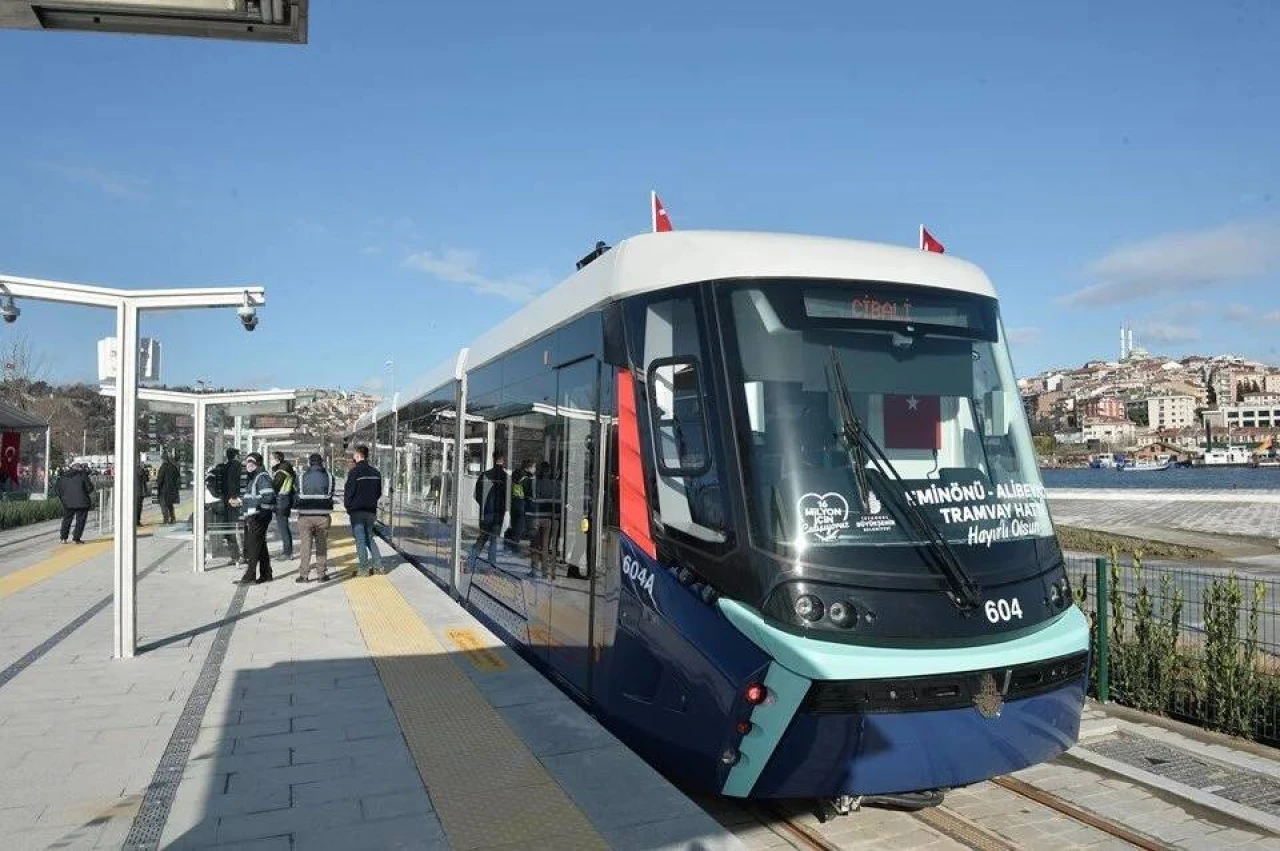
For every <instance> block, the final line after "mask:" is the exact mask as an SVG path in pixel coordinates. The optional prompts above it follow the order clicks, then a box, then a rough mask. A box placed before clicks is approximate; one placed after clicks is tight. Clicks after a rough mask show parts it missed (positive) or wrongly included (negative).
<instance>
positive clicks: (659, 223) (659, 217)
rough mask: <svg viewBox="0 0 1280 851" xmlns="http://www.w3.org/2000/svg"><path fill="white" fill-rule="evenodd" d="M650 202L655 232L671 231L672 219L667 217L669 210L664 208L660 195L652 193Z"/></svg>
mask: <svg viewBox="0 0 1280 851" xmlns="http://www.w3.org/2000/svg"><path fill="white" fill-rule="evenodd" d="M649 201H650V202H651V203H650V206H651V207H652V210H653V232H654V233H661V232H662V231H669V230H671V217H670V216H668V215H667V208H666V207H664V206H662V200H661V199H660V198H659V197H658V193H657V192H650V193H649Z"/></svg>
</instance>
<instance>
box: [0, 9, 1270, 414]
mask: <svg viewBox="0 0 1280 851" xmlns="http://www.w3.org/2000/svg"><path fill="white" fill-rule="evenodd" d="M783 7H795V8H783ZM355 9H359V10H360V11H359V12H358V13H356V12H354V11H353V10H355ZM1277 43H1280V6H1277V5H1276V4H1275V2H1274V0H1248V2H1241V0H1224V1H1223V2H1217V3H1204V2H1200V0H1159V2H1157V1H1156V0H1134V2H1128V3H1122V4H1117V3H1110V2H1078V3H1059V4H1040V3H1034V4H1033V3H1025V2H1014V0H991V2H985V3H964V4H961V3H954V2H929V1H928V0H919V2H915V3H910V4H899V3H877V4H870V3H849V2H847V0H842V1H841V2H820V1H819V0H813V1H812V2H806V3H797V4H779V3H776V2H772V3H763V2H756V0H735V1H734V2H732V3H730V2H723V3H712V2H701V3H699V2H691V0H683V2H666V0H651V2H647V3H645V4H641V5H637V4H626V5H624V4H599V3H585V2H577V0H561V2H556V3H540V4H532V3H517V2H492V3H459V4H449V3H423V2H419V0H379V2H377V3H369V4H352V3H336V2H328V0H316V2H313V3H312V9H311V21H310V41H309V44H307V45H305V46H282V45H261V44H246V43H236V42H224V41H206V40H198V39H180V38H152V37H136V36H112V35H100V34H65V33H41V32H18V31H0V103H3V104H5V119H6V120H5V121H4V122H3V130H2V131H0V272H3V273H7V274H12V275H21V276H28V277H38V278H48V279H57V280H66V281H76V282H82V283H99V284H106V285H112V286H123V287H159V286H235V285H244V284H260V285H262V286H265V287H266V289H267V302H268V303H267V306H266V307H265V308H264V309H263V311H262V313H261V319H262V321H261V324H260V325H259V326H258V329H257V330H256V331H255V332H253V333H252V334H247V333H245V332H244V331H242V330H241V329H240V326H239V323H238V322H237V321H236V318H235V316H234V314H233V312H231V311H229V310H223V311H202V312H189V313H173V314H157V315H147V316H144V319H143V322H142V330H143V333H144V334H146V335H148V336H153V337H156V338H158V339H160V340H161V342H162V344H163V347H164V355H163V367H164V371H163V379H164V380H165V381H166V382H167V383H170V384H190V383H193V382H194V381H195V380H197V379H205V380H207V381H210V382H211V383H212V384H214V385H220V386H227V387H231V386H234V387H245V388H248V387H272V386H275V387H291V386H322V387H337V388H344V389H357V388H364V389H368V390H373V391H375V392H386V391H387V390H388V389H390V387H391V386H393V384H394V385H396V386H400V387H403V386H405V385H407V384H409V383H412V381H413V380H414V378H416V377H417V376H418V375H420V374H421V373H423V372H426V371H428V370H430V369H432V368H433V367H435V366H437V365H438V364H440V363H442V362H444V361H446V360H449V359H451V357H452V354H453V353H454V352H456V350H457V349H458V348H459V347H461V346H464V345H466V344H467V343H468V342H469V341H471V340H473V339H474V338H475V337H477V336H479V335H480V334H481V333H483V332H484V331H486V330H488V329H489V328H490V327H492V326H493V325H495V324H496V323H497V322H498V321H500V320H501V319H502V318H503V317H504V316H506V315H508V314H509V313H511V312H513V311H514V310H516V309H518V308H519V306H520V305H521V304H522V303H523V302H524V301H526V300H528V299H529V298H531V297H533V296H534V295H536V294H537V293H538V292H540V291H541V290H544V289H546V288H548V287H550V286H552V285H554V283H556V282H557V281H559V280H561V279H562V278H564V277H565V276H567V275H568V274H569V273H571V272H572V270H573V264H574V262H575V261H576V260H577V259H578V258H579V257H581V256H582V255H583V254H585V253H586V252H587V251H589V250H590V248H591V247H592V246H593V245H594V243H595V241H596V240H598V239H603V240H605V241H607V242H609V243H614V242H616V241H617V240H620V239H622V238H625V237H626V236H629V235H632V234H636V233H640V232H643V231H646V230H647V229H648V228H649V206H648V193H649V191H650V189H656V190H657V191H658V192H659V194H660V195H661V196H662V199H663V201H664V203H665V206H666V208H667V211H668V213H669V214H670V215H671V217H672V220H673V222H674V225H675V227H676V228H725V229H746V230H767V231H785V232H797V233H814V234H822V235H828V236H843V237H852V238H858V239H869V240H875V241H882V242H890V243H898V244H903V245H914V244H915V242H916V239H917V226H918V224H920V223H925V224H927V225H928V227H929V229H930V231H931V232H932V233H933V234H934V235H935V236H937V237H938V238H939V239H940V240H941V241H942V242H943V243H944V244H945V245H946V247H947V251H948V253H950V254H953V255H956V256H959V257H963V258H965V259H968V260H971V261H973V262H976V263H977V264H979V265H980V266H981V267H982V268H983V269H984V270H985V271H986V272H987V274H988V275H989V276H990V277H991V278H992V280H993V281H994V283H995V285H996V287H997V290H998V291H999V293H1000V296H1001V300H1002V305H1003V306H1002V310H1003V312H1004V317H1005V323H1006V326H1007V327H1008V328H1009V329H1010V330H1011V334H1010V336H1011V338H1012V340H1013V357H1014V363H1015V366H1016V368H1017V371H1018V372H1019V373H1020V374H1022V375H1029V374H1032V373H1034V372H1037V371H1040V370H1042V369H1045V368H1048V367H1051V366H1065V365H1074V364H1079V363H1083V362H1084V361H1085V360H1088V359H1091V358H1098V357H1111V358H1114V357H1115V356H1116V355H1117V354H1118V346H1119V343H1118V340H1119V334H1118V328H1119V326H1120V324H1121V323H1122V322H1125V321H1128V322H1130V323H1131V324H1132V325H1133V327H1134V328H1135V337H1136V340H1137V342H1138V343H1139V344H1140V345H1143V346H1145V347H1146V348H1148V349H1150V350H1152V351H1153V352H1157V353H1161V354H1168V355H1174V356H1176V355H1181V354H1186V353H1192V352H1204V353H1225V352H1231V353H1235V354H1241V355H1245V356H1250V357H1254V358H1258V359H1261V360H1264V361H1268V362H1271V363H1277V364H1280V349H1278V346H1280V343H1277V339H1276V338H1277V332H1280V156H1278V155H1277V152H1278V151H1280V86H1277V82H1278V81H1280V51H1278V50H1276V49H1275V45H1276V44H1277ZM113 328H114V322H113V319H112V317H111V316H110V315H108V314H107V313H105V312H95V311H93V310H91V309H88V308H74V307H60V306H55V305H48V304H37V303H28V304H25V305H23V314H22V318H21V320H20V322H19V323H17V324H15V325H3V326H0V350H2V349H3V346H4V344H5V343H6V342H10V341H11V340H12V338H13V335H15V334H24V335H26V336H27V338H28V339H29V341H30V342H31V344H32V347H33V348H34V349H36V350H37V352H38V353H39V354H40V355H42V356H43V358H44V361H45V363H46V365H47V370H48V373H49V376H50V377H51V378H54V379H58V380H74V379H83V380H93V379H94V378H95V377H96V346H95V342H94V341H95V340H97V339H98V338H99V337H104V336H108V335H109V334H111V333H112V331H113ZM388 360H390V361H392V362H393V363H394V370H393V369H390V368H388V367H387V366H386V362H387V361H388Z"/></svg>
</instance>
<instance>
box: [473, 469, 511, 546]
mask: <svg viewBox="0 0 1280 851" xmlns="http://www.w3.org/2000/svg"><path fill="white" fill-rule="evenodd" d="M506 464H507V456H506V455H505V454H504V453H502V452H495V453H493V466H492V467H490V468H489V469H487V470H485V471H484V472H483V473H481V474H480V478H478V479H476V489H475V494H474V496H475V500H476V504H477V505H479V506H480V534H479V535H477V536H476V542H475V543H474V544H472V545H471V558H470V559H469V562H470V565H471V569H472V570H474V569H475V565H476V560H477V559H478V558H479V557H480V550H482V549H484V545H485V544H488V545H489V564H490V565H492V566H494V567H497V566H498V538H499V537H500V536H501V535H502V521H503V519H504V518H505V517H506V516H507V467H506Z"/></svg>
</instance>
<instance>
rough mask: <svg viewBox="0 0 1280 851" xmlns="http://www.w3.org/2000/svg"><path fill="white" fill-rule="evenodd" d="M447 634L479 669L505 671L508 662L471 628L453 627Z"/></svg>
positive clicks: (473, 665) (472, 664)
mask: <svg viewBox="0 0 1280 851" xmlns="http://www.w3.org/2000/svg"><path fill="white" fill-rule="evenodd" d="M447 635H448V636H449V640H450V641H452V642H453V644H454V646H455V647H457V648H458V649H459V650H461V651H462V655H463V656H466V657H467V661H468V662H470V663H471V666H472V667H474V668H475V669H476V670H478V671H505V670H506V669H507V663H506V662H504V661H502V657H501V656H499V655H498V654H497V653H494V652H493V651H492V650H490V649H489V648H488V647H485V646H484V645H483V644H481V643H480V636H478V635H476V634H475V632H474V631H472V630H469V629H451V630H448V632H447Z"/></svg>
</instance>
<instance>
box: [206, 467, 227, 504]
mask: <svg viewBox="0 0 1280 851" xmlns="http://www.w3.org/2000/svg"><path fill="white" fill-rule="evenodd" d="M226 470H227V465H226V464H215V465H214V466H213V467H212V468H211V469H210V470H209V472H208V473H205V476H204V486H205V487H206V488H208V489H209V493H211V494H213V495H214V496H216V497H217V498H218V499H223V498H225V497H226V493H224V492H223V488H222V483H223V480H224V479H226Z"/></svg>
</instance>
